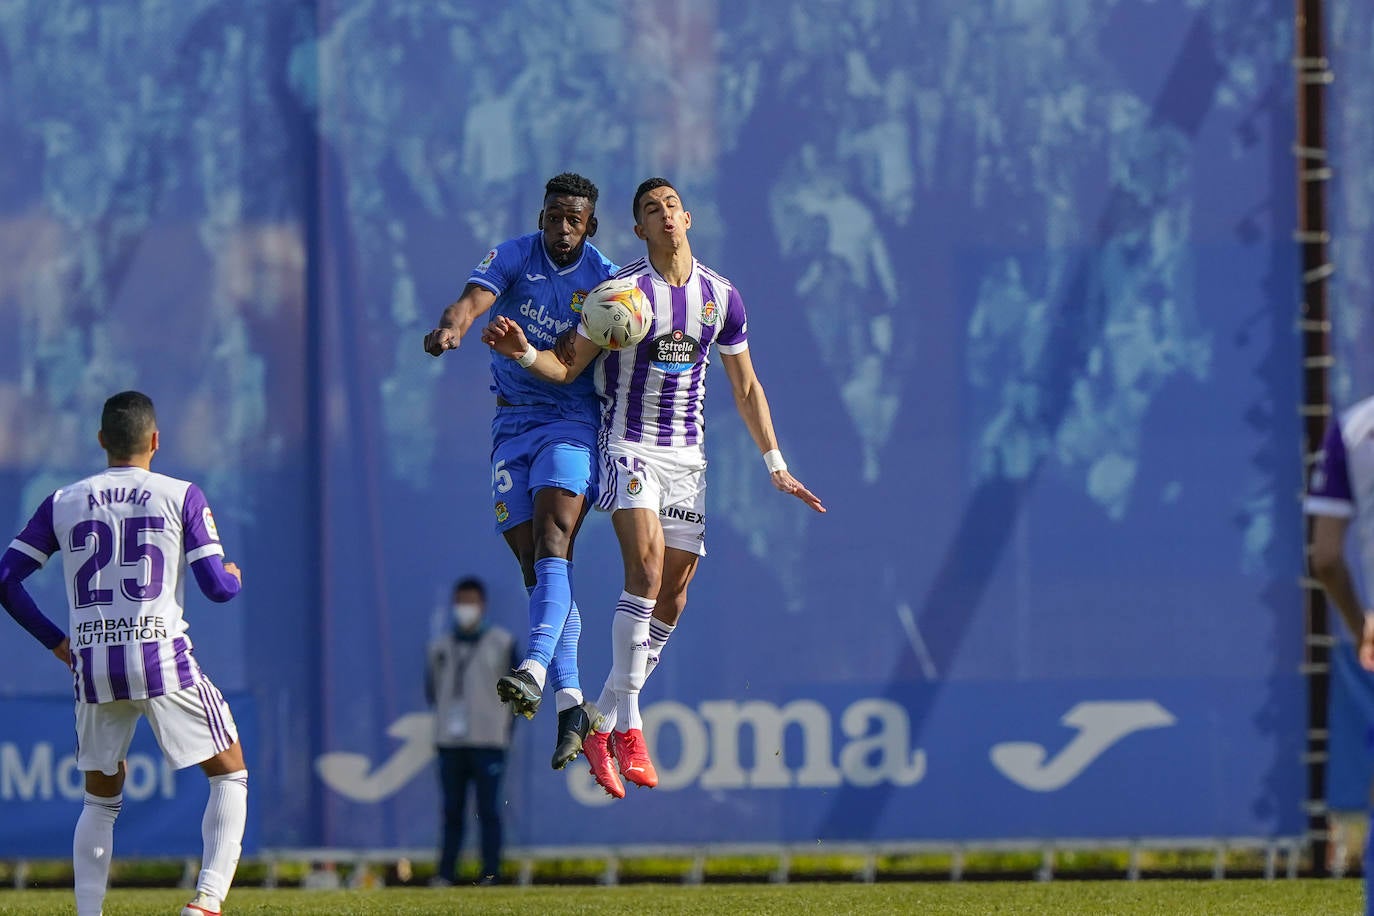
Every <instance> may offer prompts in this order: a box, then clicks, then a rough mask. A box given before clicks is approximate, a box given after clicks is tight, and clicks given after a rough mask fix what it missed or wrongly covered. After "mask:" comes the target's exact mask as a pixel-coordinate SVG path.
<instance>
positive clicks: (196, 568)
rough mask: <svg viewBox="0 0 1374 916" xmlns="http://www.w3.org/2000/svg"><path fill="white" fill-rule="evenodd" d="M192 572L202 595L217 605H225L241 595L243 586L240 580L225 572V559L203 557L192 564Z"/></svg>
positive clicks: (214, 556) (215, 556)
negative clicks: (240, 591)
mask: <svg viewBox="0 0 1374 916" xmlns="http://www.w3.org/2000/svg"><path fill="white" fill-rule="evenodd" d="M191 572H193V573H195V574H196V584H197V585H199V586H200V591H201V594H203V595H204V596H205V597H206V598H209V599H210V600H211V601H213V602H215V603H216V604H223V603H224V602H226V601H228V600H229V599H230V598H232V597H234V596H235V595H237V594H238V593H239V590H240V588H241V587H242V586H240V585H239V580H238V579H237V578H235V577H234V576H232V575H230V574H229V573H228V572H225V569H224V557H222V556H220V555H218V554H212V555H211V556H208V557H201V558H200V559H199V560H196V561H195V562H194V563H192V564H191Z"/></svg>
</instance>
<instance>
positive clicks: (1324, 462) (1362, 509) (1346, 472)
mask: <svg viewBox="0 0 1374 916" xmlns="http://www.w3.org/2000/svg"><path fill="white" fill-rule="evenodd" d="M1303 511H1304V512H1305V513H1306V514H1308V515H1329V516H1335V517H1336V518H1348V519H1350V520H1351V523H1352V527H1353V528H1354V529H1355V532H1356V544H1357V546H1358V550H1359V557H1360V573H1361V575H1362V576H1363V578H1364V582H1365V585H1366V587H1374V398H1365V399H1364V400H1362V401H1359V402H1358V403H1356V404H1354V405H1352V406H1351V407H1349V408H1348V409H1346V410H1344V411H1342V412H1341V414H1340V416H1338V417H1336V419H1335V420H1333V421H1332V423H1331V425H1330V426H1329V427H1327V430H1326V436H1325V438H1324V439H1323V440H1322V450H1321V453H1320V454H1319V456H1318V458H1317V463H1316V464H1315V465H1314V466H1313V468H1312V478H1311V480H1310V481H1309V483H1308V487H1307V497H1306V499H1304V500H1303Z"/></svg>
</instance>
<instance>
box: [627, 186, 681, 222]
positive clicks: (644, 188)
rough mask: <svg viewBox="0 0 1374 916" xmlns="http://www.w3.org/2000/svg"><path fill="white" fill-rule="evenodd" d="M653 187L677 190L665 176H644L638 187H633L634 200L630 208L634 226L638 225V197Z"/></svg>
mask: <svg viewBox="0 0 1374 916" xmlns="http://www.w3.org/2000/svg"><path fill="white" fill-rule="evenodd" d="M655 188H673V190H674V191H676V190H677V188H675V187H673V183H672V182H671V181H669V180H668V179H666V178H646V179H644V180H643V181H641V182H640V183H639V187H638V188H635V202H634V205H633V206H632V207H631V208H630V209H631V211H632V212H633V213H634V218H635V225H636V226H638V225H639V199H640V198H641V197H643V196H644V195H645V194H648V193H649V192H650V191H652V190H654V189H655Z"/></svg>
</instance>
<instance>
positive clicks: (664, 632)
mask: <svg viewBox="0 0 1374 916" xmlns="http://www.w3.org/2000/svg"><path fill="white" fill-rule="evenodd" d="M676 629H677V627H676V626H674V625H673V624H671V623H664V622H663V621H661V620H659V619H658V618H657V617H651V618H649V657H648V659H646V660H645V663H644V677H645V678H646V679H647V678H648V677H649V675H651V674H653V673H654V669H655V668H657V667H658V659H659V656H661V655H662V654H663V647H664V646H666V645H668V639H669V638H670V637H671V636H672V635H673V631H674V630H676Z"/></svg>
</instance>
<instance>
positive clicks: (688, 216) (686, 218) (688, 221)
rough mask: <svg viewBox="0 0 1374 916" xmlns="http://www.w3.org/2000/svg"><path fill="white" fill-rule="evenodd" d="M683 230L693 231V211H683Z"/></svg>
mask: <svg viewBox="0 0 1374 916" xmlns="http://www.w3.org/2000/svg"><path fill="white" fill-rule="evenodd" d="M682 228H683V229H691V228H692V211H691V210H683V211H682Z"/></svg>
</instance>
